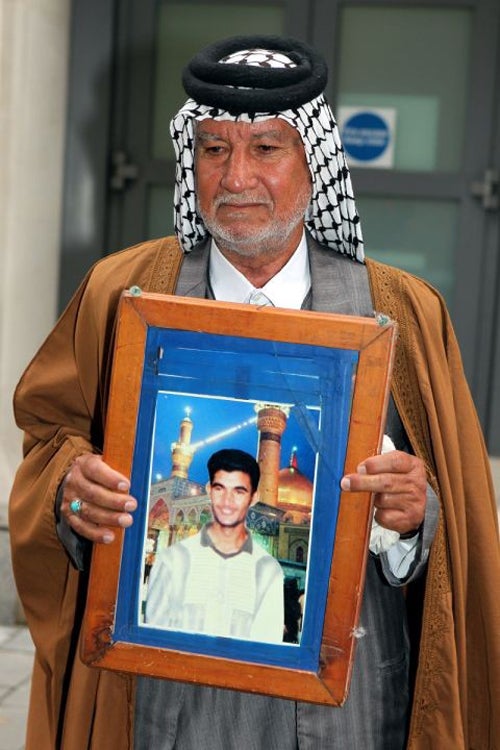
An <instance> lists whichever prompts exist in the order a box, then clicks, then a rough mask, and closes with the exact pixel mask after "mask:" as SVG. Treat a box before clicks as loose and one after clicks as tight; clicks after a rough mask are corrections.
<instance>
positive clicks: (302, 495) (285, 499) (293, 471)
mask: <svg viewBox="0 0 500 750" xmlns="http://www.w3.org/2000/svg"><path fill="white" fill-rule="evenodd" d="M312 499H313V484H312V482H311V481H310V480H309V479H308V478H307V477H306V476H305V475H304V474H302V472H301V471H300V469H299V467H298V461H297V454H296V450H295V448H294V449H293V450H292V455H291V457H290V463H289V465H288V466H287V467H286V468H285V469H281V470H280V471H279V472H278V507H279V508H282V509H283V510H298V511H301V512H303V513H310V512H311V506H312Z"/></svg>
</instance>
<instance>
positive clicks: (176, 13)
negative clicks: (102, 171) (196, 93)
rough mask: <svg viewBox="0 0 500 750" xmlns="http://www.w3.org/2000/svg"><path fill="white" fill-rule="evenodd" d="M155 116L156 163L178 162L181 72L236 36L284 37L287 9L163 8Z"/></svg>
mask: <svg viewBox="0 0 500 750" xmlns="http://www.w3.org/2000/svg"><path fill="white" fill-rule="evenodd" d="M156 27H157V39H156V77H155V97H154V113H153V142H152V150H153V154H152V156H153V158H157V159H169V158H173V155H174V152H173V148H172V145H171V142H170V136H169V134H168V128H169V124H170V120H171V118H172V115H174V114H175V112H176V111H177V110H178V108H179V107H180V106H181V104H182V103H183V102H184V101H185V99H186V95H185V93H184V90H183V88H182V84H181V72H182V69H183V68H184V66H185V65H186V63H187V62H188V60H189V59H190V58H191V57H192V56H193V55H194V54H195V53H196V52H198V51H199V50H200V49H201V48H202V47H204V46H206V45H207V44H210V43H211V42H215V41H217V40H219V39H222V38H224V37H226V36H232V35H234V34H262V33H265V34H282V33H283V7H279V6H274V7H273V6H269V5H268V4H266V5H264V4H262V5H250V4H249V5H239V4H238V5H233V4H232V3H210V4H207V3H190V2H186V1H184V2H177V3H175V2H173V3H172V2H166V1H165V0H164V2H162V3H160V4H159V8H158V19H157V25H156Z"/></svg>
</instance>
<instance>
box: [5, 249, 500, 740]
mask: <svg viewBox="0 0 500 750" xmlns="http://www.w3.org/2000/svg"><path fill="white" fill-rule="evenodd" d="M179 259H180V251H179V248H178V245H177V243H176V241H175V240H174V239H172V238H167V239H163V240H155V241H151V242H147V243H144V244H141V245H138V246H136V247H134V248H131V249H129V250H126V251H123V252H122V253H117V254H115V255H112V256H109V257H107V258H105V259H104V260H103V261H101V262H100V263H98V264H97V265H96V266H95V267H94V268H93V269H92V270H91V271H90V272H89V274H88V275H87V277H86V278H85V280H84V281H83V283H82V285H81V287H80V288H79V290H78V291H77V293H76V294H75V296H74V298H73V299H72V301H71V302H70V304H69V306H68V308H67V310H66V311H65V313H64V314H63V316H62V317H61V319H60V321H59V322H58V324H57V325H56V327H55V329H54V331H53V332H52V333H51V335H50V336H49V337H48V339H47V340H46V342H45V343H44V344H43V345H42V347H41V349H40V351H39V352H38V354H37V355H36V356H35V358H34V359H33V361H32V363H31V364H30V365H29V366H28V368H27V370H26V372H25V374H24V376H23V378H22V379H21V381H20V384H19V386H18V388H17V391H16V395H15V412H16V418H17V422H18V424H19V426H20V427H21V428H22V429H23V430H24V431H25V443H24V452H25V459H24V462H23V463H22V464H21V466H20V468H19V471H18V473H17V476H16V480H15V483H14V487H13V491H12V496H11V506H10V531H11V538H12V554H13V564H14V572H15V576H16V581H17V585H18V589H19V593H20V596H21V599H22V602H23V605H24V608H25V612H26V617H27V620H28V624H29V627H30V630H31V633H32V636H33V639H34V642H35V646H36V656H35V665H34V671H33V681H32V695H31V704H30V713H29V720H28V730H27V744H26V747H27V750H49V749H50V748H56V747H63V748H64V750H82V748H95V749H96V750H97V749H98V750H101V749H102V748H104V747H110V748H119V749H120V750H122V749H123V750H124V749H125V748H132V747H133V739H132V735H133V714H134V701H133V695H134V680H133V678H131V677H127V676H124V675H120V674H115V673H111V672H106V671H101V670H98V669H90V668H87V667H85V666H84V665H83V664H82V662H81V661H80V660H79V658H78V655H77V648H78V637H79V628H80V622H81V616H82V611H83V606H84V598H85V588H86V576H85V575H84V574H79V573H77V572H76V571H75V570H74V568H73V567H72V566H71V564H70V562H69V560H68V557H67V555H66V553H65V551H64V550H63V548H62V547H61V544H60V542H59V541H58V539H57V536H56V533H55V521H54V499H55V494H56V491H57V488H58V486H59V484H60V482H61V480H62V478H63V476H64V475H65V473H66V471H67V469H68V467H69V465H70V464H71V462H72V460H73V459H74V458H75V457H76V456H77V455H79V454H81V453H83V452H86V451H89V450H92V451H99V450H100V448H101V447H102V441H103V429H104V427H103V424H104V416H105V413H106V398H107V387H108V378H109V368H110V351H111V347H112V342H113V333H114V322H115V314H116V308H117V304H118V300H119V295H120V293H121V291H122V290H123V289H126V288H128V287H130V286H132V285H138V286H139V287H141V288H142V289H143V290H145V291H156V292H169V291H171V290H172V289H174V288H175V281H176V278H177V272H178V267H179ZM367 265H368V271H369V276H370V282H371V287H372V294H373V299H374V307H375V309H376V310H377V311H379V312H384V313H386V314H388V315H389V316H390V317H391V318H393V319H395V320H397V322H398V324H399V342H398V350H397V357H396V365H395V372H394V384H393V395H394V399H395V401H396V405H397V407H398V410H399V413H400V416H401V418H402V421H403V423H404V426H405V428H406V431H407V434H408V436H409V438H410V440H411V442H412V445H413V448H414V450H415V453H416V454H417V455H419V456H421V457H422V458H423V459H424V461H425V462H426V465H427V467H428V475H429V481H430V482H431V483H432V484H433V485H434V487H435V488H436V489H438V494H439V497H440V501H441V508H442V512H441V519H440V524H439V527H438V531H437V534H436V537H435V540H434V543H433V547H432V551H431V556H430V559H429V565H428V573H427V577H426V581H425V587H424V586H423V585H422V584H421V583H419V582H417V583H415V584H412V585H411V586H409V587H408V588H409V591H408V605H409V607H410V622H411V623H414V624H415V628H414V629H415V631H416V632H415V633H414V636H415V637H420V649H419V651H418V655H419V659H418V668H417V672H416V681H415V694H414V701H413V711H412V719H411V728H410V738H409V742H408V748H410V749H411V750H432V749H433V748H435V750H443V748H453V750H460V749H461V748H464V749H465V748H468V749H469V748H470V749H471V750H472V749H474V750H494V749H495V748H499V747H500V718H499V711H498V706H499V702H500V603H499V597H498V581H499V580H500V550H499V544H498V531H497V527H496V522H497V516H496V505H495V501H494V494H493V487H492V483H491V478H490V471H489V462H488V456H487V454H486V451H485V448H484V444H483V439H482V436H481V431H480V428H479V425H478V421H477V416H476V413H475V410H474V406H473V404H472V400H471V397H470V394H469V390H468V387H467V384H466V381H465V378H464V375H463V371H462V365H461V359H460V353H459V350H458V346H457V343H456V340H455V337H454V334H453V331H452V328H451V324H450V321H449V317H448V314H447V312H446V309H445V306H444V303H443V301H442V299H441V297H440V296H439V295H438V294H437V293H436V292H435V291H434V290H433V289H432V288H431V287H429V286H428V285H427V284H425V282H423V281H421V280H418V279H416V278H415V277H412V276H411V275H410V274H407V273H404V272H401V271H397V270H395V269H393V268H389V267H387V266H383V265H380V264H378V263H374V262H368V264H367ZM420 625H421V632H420Z"/></svg>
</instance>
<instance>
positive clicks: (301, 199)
mask: <svg viewBox="0 0 500 750" xmlns="http://www.w3.org/2000/svg"><path fill="white" fill-rule="evenodd" d="M310 199H311V191H310V190H309V191H308V192H307V194H303V195H300V194H299V195H298V196H297V199H296V205H295V207H294V211H293V212H292V214H291V215H290V216H289V217H288V218H286V219H283V220H276V221H275V222H273V223H272V224H271V225H269V226H267V227H262V229H260V230H255V231H254V232H252V233H251V234H248V235H247V236H245V237H242V236H240V235H237V234H236V233H234V232H232V231H231V230H230V229H228V228H226V227H224V226H222V225H221V223H220V222H219V221H217V220H216V219H212V218H209V217H207V216H205V215H204V214H203V212H202V211H200V208H199V207H198V213H199V215H200V216H201V218H202V220H203V223H204V224H205V227H206V228H207V230H208V232H209V234H210V235H211V237H213V239H214V240H215V242H216V244H217V247H218V248H219V249H220V250H228V251H229V252H232V253H234V254H236V255H240V256H241V257H242V258H255V257H258V256H259V255H266V257H267V258H272V257H274V256H277V255H279V254H280V252H281V250H282V248H283V246H284V245H286V243H287V241H288V239H289V237H290V236H291V235H292V234H293V233H294V232H295V230H296V229H297V227H298V226H299V225H303V223H304V217H305V213H306V211H307V207H308V205H309V202H310Z"/></svg>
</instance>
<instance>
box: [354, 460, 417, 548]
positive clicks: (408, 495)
mask: <svg viewBox="0 0 500 750" xmlns="http://www.w3.org/2000/svg"><path fill="white" fill-rule="evenodd" d="M340 486H341V487H342V489H343V490H350V491H351V492H373V493H374V504H375V511H376V512H375V519H376V520H377V522H378V523H379V524H380V525H381V526H384V527H385V528H386V529H392V530H394V531H399V533H400V534H408V533H411V532H412V531H415V532H416V531H417V530H418V528H419V527H420V525H421V524H422V521H423V520H424V514H425V504H426V495H427V477H426V473H425V466H424V462H423V461H422V460H421V459H420V458H417V457H416V456H412V455H410V454H409V453H404V452H403V451H390V452H389V453H383V454H382V455H380V456H372V457H371V458H367V459H366V460H365V461H363V462H362V463H361V464H360V465H359V466H358V467H357V470H356V473H355V474H347V475H346V476H345V477H343V478H342V481H341V482H340Z"/></svg>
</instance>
